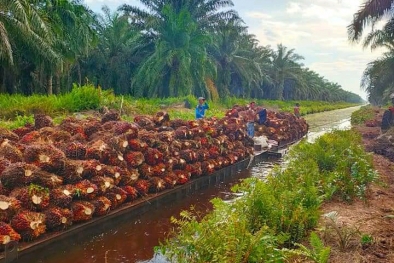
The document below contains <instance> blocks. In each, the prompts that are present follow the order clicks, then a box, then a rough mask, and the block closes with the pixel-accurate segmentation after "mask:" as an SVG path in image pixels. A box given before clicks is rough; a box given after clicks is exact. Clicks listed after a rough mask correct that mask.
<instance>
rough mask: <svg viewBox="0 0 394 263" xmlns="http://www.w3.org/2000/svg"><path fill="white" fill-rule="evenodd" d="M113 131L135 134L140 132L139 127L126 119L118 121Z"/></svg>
mask: <svg viewBox="0 0 394 263" xmlns="http://www.w3.org/2000/svg"><path fill="white" fill-rule="evenodd" d="M112 130H113V132H114V134H115V135H120V134H124V133H133V134H138V128H137V127H136V126H135V125H134V124H132V123H130V122H126V121H117V122H116V123H115V124H114V125H113V128H112Z"/></svg>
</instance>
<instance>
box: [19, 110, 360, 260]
mask: <svg viewBox="0 0 394 263" xmlns="http://www.w3.org/2000/svg"><path fill="white" fill-rule="evenodd" d="M357 109H359V107H352V108H347V109H341V110H335V111H330V112H323V113H317V114H311V115H308V116H305V119H306V120H307V122H308V124H309V133H308V135H307V139H308V140H309V141H313V140H314V139H316V138H317V137H318V136H321V135H322V134H324V133H326V132H329V131H331V130H333V129H347V128H350V116H351V113H352V112H354V111H356V110H357ZM278 162H280V159H277V158H273V159H265V160H264V161H261V162H258V163H253V164H252V166H251V167H250V169H248V170H239V171H236V172H235V174H234V175H232V176H231V177H230V176H229V177H228V178H227V177H225V179H224V180H221V181H217V182H216V183H214V184H212V185H209V186H208V187H206V188H204V189H203V190H200V191H198V192H195V193H193V194H190V195H186V196H182V198H176V199H171V201H169V202H162V203H160V205H154V204H152V205H148V206H147V209H145V210H144V211H143V212H141V213H139V214H135V213H133V214H132V215H127V216H124V217H123V218H122V219H121V220H116V221H113V223H112V224H111V222H109V223H106V224H105V226H100V227H98V229H96V231H93V232H92V233H86V232H84V233H83V235H80V234H78V236H77V237H76V238H72V239H71V241H70V239H69V240H68V242H53V243H51V244H50V245H49V246H46V247H45V248H42V249H39V250H38V251H36V252H34V253H33V255H31V254H30V255H25V256H20V257H19V258H18V259H17V260H16V261H15V262H18V263H20V262H23V263H24V262H29V263H53V262H56V263H69V262H73V263H95V262H97V263H101V262H111V263H114V262H122V263H123V262H131V263H133V262H144V263H147V262H149V263H164V262H166V261H165V259H163V258H162V257H161V256H159V255H156V256H155V255H154V247H155V246H157V245H159V242H160V241H162V240H164V239H165V238H166V237H168V234H169V232H170V231H171V229H172V228H173V225H171V224H170V218H171V216H178V215H179V213H180V212H181V211H182V210H186V209H189V208H190V207H191V206H194V207H195V209H197V210H198V211H201V213H202V214H204V213H206V212H207V211H210V209H211V207H212V205H211V203H210V202H209V201H210V200H211V199H212V198H214V197H219V198H222V199H225V200H231V199H233V198H234V197H236V196H235V195H234V194H232V193H231V191H230V188H231V187H232V186H233V185H234V184H237V183H238V182H239V180H240V179H243V178H247V177H250V176H256V177H264V176H265V175H266V174H268V173H269V172H270V170H271V169H272V167H273V166H274V165H275V164H276V163H278ZM147 202H149V201H148V200H147Z"/></svg>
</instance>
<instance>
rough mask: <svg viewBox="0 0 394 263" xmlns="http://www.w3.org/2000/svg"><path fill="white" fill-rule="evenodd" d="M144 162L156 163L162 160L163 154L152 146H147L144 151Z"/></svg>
mask: <svg viewBox="0 0 394 263" xmlns="http://www.w3.org/2000/svg"><path fill="white" fill-rule="evenodd" d="M144 157H145V162H146V163H147V164H149V165H156V164H158V163H161V162H163V154H162V153H161V152H160V151H159V150H157V149H154V148H148V149H147V150H146V151H145V153H144Z"/></svg>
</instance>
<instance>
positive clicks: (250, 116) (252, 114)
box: [245, 101, 256, 138]
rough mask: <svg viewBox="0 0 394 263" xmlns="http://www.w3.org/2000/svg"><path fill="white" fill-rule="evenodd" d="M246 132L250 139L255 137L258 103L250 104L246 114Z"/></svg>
mask: <svg viewBox="0 0 394 263" xmlns="http://www.w3.org/2000/svg"><path fill="white" fill-rule="evenodd" d="M245 120H246V131H247V133H248V136H249V137H250V138H253V137H254V122H255V120H256V103H255V102H254V101H252V102H251V103H249V106H248V110H247V111H246V114H245Z"/></svg>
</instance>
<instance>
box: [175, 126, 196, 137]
mask: <svg viewBox="0 0 394 263" xmlns="http://www.w3.org/2000/svg"><path fill="white" fill-rule="evenodd" d="M192 135H193V132H192V131H190V130H189V128H188V127H186V126H181V127H179V128H177V129H176V130H175V138H176V139H180V140H185V139H191V138H192Z"/></svg>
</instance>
